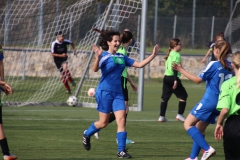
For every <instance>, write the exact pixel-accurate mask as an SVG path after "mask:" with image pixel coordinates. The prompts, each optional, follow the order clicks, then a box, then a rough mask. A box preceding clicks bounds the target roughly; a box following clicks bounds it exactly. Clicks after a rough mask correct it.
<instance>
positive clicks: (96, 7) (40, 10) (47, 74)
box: [0, 0, 141, 107]
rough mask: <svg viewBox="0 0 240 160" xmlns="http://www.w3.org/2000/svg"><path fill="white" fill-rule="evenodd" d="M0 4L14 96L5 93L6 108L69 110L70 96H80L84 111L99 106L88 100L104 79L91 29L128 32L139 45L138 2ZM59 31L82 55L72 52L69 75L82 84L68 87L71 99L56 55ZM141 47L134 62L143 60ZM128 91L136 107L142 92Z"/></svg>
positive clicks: (0, 39) (132, 51)
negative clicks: (97, 64) (90, 91)
mask: <svg viewBox="0 0 240 160" xmlns="http://www.w3.org/2000/svg"><path fill="white" fill-rule="evenodd" d="M0 4H1V5H0V21H1V23H0V24H1V25H0V33H1V34H0V43H1V44H2V45H3V49H4V57H5V58H4V68H5V81H6V82H8V83H9V84H10V85H11V86H12V87H13V89H14V94H13V95H9V96H5V95H3V94H2V101H3V103H4V104H5V105H9V106H24V105H36V106H39V105H46V106H49V105H56V106H59V105H66V101H67V99H68V97H69V96H70V95H74V94H77V97H78V101H79V105H80V106H86V107H96V104H95V99H94V98H93V97H89V96H88V95H87V91H88V89H89V88H96V86H97V84H98V81H99V78H100V76H101V73H100V71H99V72H93V71H92V70H91V69H90V68H91V66H92V62H93V60H94V56H91V55H92V49H91V47H92V44H94V43H96V42H97V39H98V34H97V33H96V32H93V31H92V28H99V29H101V27H102V29H111V28H114V29H118V30H119V31H120V32H122V31H123V30H124V29H125V28H129V29H130V31H131V32H132V33H133V35H134V38H135V40H136V41H139V40H138V39H139V38H138V37H139V26H140V22H139V20H140V18H139V15H140V12H141V2H140V1H139V0H115V1H113V0H112V1H111V2H110V3H109V1H105V0H102V1H95V0H67V1H66V0H11V1H10V0H5V1H1V2H0ZM57 31H62V32H63V34H64V35H65V39H69V40H71V41H73V42H74V44H75V46H76V50H77V55H76V56H75V55H74V54H73V51H72V48H71V46H69V47H68V61H67V64H68V70H69V72H70V73H71V77H72V78H73V80H74V81H75V82H76V84H77V85H76V86H71V84H70V83H69V86H70V88H71V94H67V93H66V89H65V87H64V85H63V83H62V81H61V75H62V73H60V71H59V70H58V69H57V67H56V66H55V63H54V61H53V57H52V55H51V43H52V42H53V41H55V40H56V36H55V33H56V32H57ZM139 48H140V47H139V43H137V42H136V43H135V45H134V46H132V47H130V48H129V57H131V58H134V59H136V60H138V59H139ZM88 62H89V64H88ZM128 73H129V75H130V76H131V77H132V79H133V80H134V82H135V83H136V84H138V82H137V80H138V70H137V69H134V68H129V69H128ZM67 78H68V77H67ZM80 82H82V83H81V84H80ZM128 88H129V95H130V100H129V102H130V105H131V106H135V105H136V104H137V93H136V92H133V91H132V89H131V87H130V86H128Z"/></svg>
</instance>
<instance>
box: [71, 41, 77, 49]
mask: <svg viewBox="0 0 240 160" xmlns="http://www.w3.org/2000/svg"><path fill="white" fill-rule="evenodd" d="M71 46H72V49H73V50H75V49H76V48H75V44H74V42H72V44H71Z"/></svg>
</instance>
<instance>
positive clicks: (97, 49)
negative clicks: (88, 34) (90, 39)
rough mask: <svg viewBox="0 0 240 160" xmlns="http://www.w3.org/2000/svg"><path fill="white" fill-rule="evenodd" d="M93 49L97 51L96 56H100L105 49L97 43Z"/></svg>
mask: <svg viewBox="0 0 240 160" xmlns="http://www.w3.org/2000/svg"><path fill="white" fill-rule="evenodd" d="M92 49H93V51H94V52H95V55H96V56H98V57H100V56H101V55H102V52H103V50H102V48H101V47H100V48H98V46H96V45H95V44H93V46H92Z"/></svg>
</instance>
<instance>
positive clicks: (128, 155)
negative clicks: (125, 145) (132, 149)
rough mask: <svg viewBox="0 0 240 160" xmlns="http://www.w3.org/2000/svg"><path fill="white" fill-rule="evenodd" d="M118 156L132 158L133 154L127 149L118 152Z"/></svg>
mask: <svg viewBox="0 0 240 160" xmlns="http://www.w3.org/2000/svg"><path fill="white" fill-rule="evenodd" d="M117 156H118V158H132V156H131V155H130V154H128V153H127V150H124V151H121V152H118V154H117Z"/></svg>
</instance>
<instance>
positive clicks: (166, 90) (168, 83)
mask: <svg viewBox="0 0 240 160" xmlns="http://www.w3.org/2000/svg"><path fill="white" fill-rule="evenodd" d="M174 81H175V79H174V76H164V78H163V88H162V98H170V97H171V95H172V94H173V93H174V94H175V95H176V97H177V98H181V99H183V100H186V99H187V97H188V94H187V92H186V90H185V88H184V87H183V85H182V82H181V80H180V79H179V78H177V88H176V89H173V88H172V87H173V84H174Z"/></svg>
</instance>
